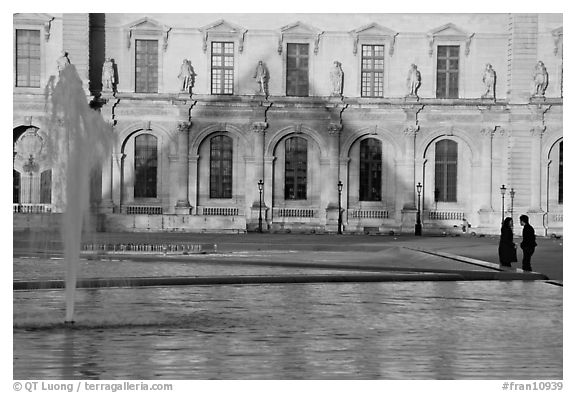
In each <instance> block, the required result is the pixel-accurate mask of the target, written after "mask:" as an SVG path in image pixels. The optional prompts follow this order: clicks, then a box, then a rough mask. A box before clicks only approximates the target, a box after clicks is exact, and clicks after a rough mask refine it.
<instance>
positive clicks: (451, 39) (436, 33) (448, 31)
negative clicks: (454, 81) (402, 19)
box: [426, 23, 475, 99]
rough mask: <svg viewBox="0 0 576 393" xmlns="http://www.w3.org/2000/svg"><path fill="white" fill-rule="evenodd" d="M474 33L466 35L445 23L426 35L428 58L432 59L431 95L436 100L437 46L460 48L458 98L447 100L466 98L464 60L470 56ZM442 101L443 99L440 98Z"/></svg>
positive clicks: (457, 28) (464, 32) (451, 24)
mask: <svg viewBox="0 0 576 393" xmlns="http://www.w3.org/2000/svg"><path fill="white" fill-rule="evenodd" d="M474 34H475V33H468V32H466V31H464V30H462V29H461V28H459V27H457V26H456V25H454V24H453V23H447V24H445V25H443V26H440V27H438V28H435V29H432V30H430V31H428V33H426V38H427V40H428V56H429V57H431V58H432V59H433V61H432V67H433V80H432V81H431V82H432V94H433V96H434V98H436V79H437V73H438V70H437V61H435V59H436V58H437V56H438V46H445V45H450V46H459V47H460V61H459V62H458V97H457V98H447V99H460V98H464V97H466V83H464V82H465V81H466V73H467V70H466V61H465V58H466V57H468V56H469V54H470V46H471V44H472V38H473V37H474ZM442 99H444V98H442Z"/></svg>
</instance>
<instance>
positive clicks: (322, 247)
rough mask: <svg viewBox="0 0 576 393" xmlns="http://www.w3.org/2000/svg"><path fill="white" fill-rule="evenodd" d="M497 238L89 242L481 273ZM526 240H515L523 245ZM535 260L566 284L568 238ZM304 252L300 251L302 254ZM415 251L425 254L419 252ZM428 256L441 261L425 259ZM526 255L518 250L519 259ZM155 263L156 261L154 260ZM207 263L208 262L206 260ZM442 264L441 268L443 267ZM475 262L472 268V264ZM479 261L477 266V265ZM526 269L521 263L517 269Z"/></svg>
mask: <svg viewBox="0 0 576 393" xmlns="http://www.w3.org/2000/svg"><path fill="white" fill-rule="evenodd" d="M498 240H499V238H498V237H497V236H473V235H468V234H463V235H460V236H454V235H452V236H421V237H416V236H413V235H409V234H403V235H335V234H322V235H320V234H268V233H263V234H259V233H246V234H192V233H165V232H161V233H150V232H140V233H109V232H107V233H91V234H89V235H86V236H84V239H83V241H84V242H85V243H96V244H136V243H143V244H211V245H215V247H216V253H213V254H210V256H209V259H210V260H212V261H217V260H221V259H222V258H221V257H223V256H226V261H231V260H234V262H236V263H242V262H247V261H248V260H249V262H254V261H260V262H262V263H267V264H269V263H277V264H279V263H283V264H289V263H303V264H307V265H309V266H310V267H313V266H312V265H317V266H320V265H324V266H326V267H329V265H330V263H332V264H336V265H345V266H347V267H350V268H352V267H358V268H362V267H372V268H374V267H381V268H393V267H396V268H400V269H402V268H413V269H421V270H423V271H426V270H428V269H430V270H442V269H447V270H450V269H470V268H474V269H478V268H479V266H481V265H482V263H486V265H485V266H486V267H487V268H488V269H491V270H494V268H497V267H498V266H497V264H498ZM520 241H521V238H516V239H515V242H516V243H517V244H519V243H520ZM537 241H538V247H537V248H536V252H535V254H534V256H533V258H532V267H533V270H534V272H538V273H542V274H543V275H545V276H547V278H549V279H550V280H555V281H560V282H561V281H562V280H563V263H562V261H563V258H562V250H563V239H561V238H542V237H541V238H538V239H537ZM61 250H62V244H61V242H60V239H59V236H58V234H57V233H55V232H33V231H32V232H15V233H14V255H15V256H17V255H23V254H27V253H30V252H36V253H59V252H61ZM298 251H300V252H298ZM415 251H420V252H419V253H416V252H415ZM423 252H429V253H432V254H428V255H436V256H441V258H424V256H423V254H424V253H423ZM521 257H522V252H521V250H520V248H518V258H519V260H521ZM151 258H152V256H151ZM207 258H208V257H207ZM438 260H442V261H443V262H442V266H438V262H437V261H438ZM470 262H471V263H470ZM476 262H478V264H476ZM514 267H515V268H517V267H521V263H517V264H514Z"/></svg>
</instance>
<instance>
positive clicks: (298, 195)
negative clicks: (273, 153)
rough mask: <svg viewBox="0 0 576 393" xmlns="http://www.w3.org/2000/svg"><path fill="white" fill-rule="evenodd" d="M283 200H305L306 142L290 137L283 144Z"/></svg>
mask: <svg viewBox="0 0 576 393" xmlns="http://www.w3.org/2000/svg"><path fill="white" fill-rule="evenodd" d="M285 149H286V154H285V160H284V163H285V168H284V199H293V200H296V199H306V187H307V184H306V175H307V172H308V142H307V141H306V139H304V138H300V137H292V138H288V139H286V142H285Z"/></svg>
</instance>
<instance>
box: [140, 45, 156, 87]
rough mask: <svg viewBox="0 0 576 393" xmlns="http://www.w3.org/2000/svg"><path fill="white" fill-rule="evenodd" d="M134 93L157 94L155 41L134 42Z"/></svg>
mask: <svg viewBox="0 0 576 393" xmlns="http://www.w3.org/2000/svg"><path fill="white" fill-rule="evenodd" d="M136 92H137V93H158V41H157V40H136Z"/></svg>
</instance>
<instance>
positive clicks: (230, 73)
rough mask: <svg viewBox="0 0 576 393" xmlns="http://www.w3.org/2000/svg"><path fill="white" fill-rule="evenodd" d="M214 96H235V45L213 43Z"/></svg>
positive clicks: (212, 89) (212, 90)
mask: <svg viewBox="0 0 576 393" xmlns="http://www.w3.org/2000/svg"><path fill="white" fill-rule="evenodd" d="M211 68H212V88H211V92H212V94H234V43H233V42H212V63H211Z"/></svg>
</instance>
